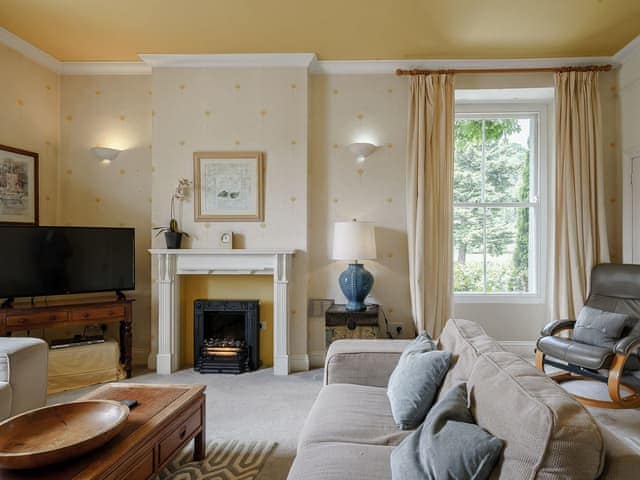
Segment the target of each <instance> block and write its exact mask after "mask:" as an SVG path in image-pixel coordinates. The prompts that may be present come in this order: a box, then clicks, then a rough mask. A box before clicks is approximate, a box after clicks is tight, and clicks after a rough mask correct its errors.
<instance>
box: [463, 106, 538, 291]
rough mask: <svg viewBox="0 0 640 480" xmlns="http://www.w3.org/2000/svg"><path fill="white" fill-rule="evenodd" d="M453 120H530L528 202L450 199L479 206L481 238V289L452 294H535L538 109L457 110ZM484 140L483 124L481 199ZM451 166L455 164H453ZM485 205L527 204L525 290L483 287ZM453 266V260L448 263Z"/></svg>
mask: <svg viewBox="0 0 640 480" xmlns="http://www.w3.org/2000/svg"><path fill="white" fill-rule="evenodd" d="M455 119H456V121H458V120H488V121H491V120H506V119H528V120H529V121H530V137H531V140H530V142H529V152H530V156H529V168H530V174H529V199H530V201H528V202H495V201H475V202H455V201H454V202H453V208H477V209H482V230H483V232H482V241H483V266H482V290H481V291H456V290H454V294H455V295H461V296H465V295H468V296H486V297H490V296H501V297H514V296H520V297H524V296H538V295H540V292H539V288H540V285H539V282H538V275H539V274H540V272H538V271H537V270H538V255H539V252H538V250H539V248H538V246H537V243H536V239H537V237H538V233H539V232H538V218H539V212H538V208H539V206H540V202H539V191H540V189H539V181H540V174H539V168H540V154H539V148H540V115H539V113H537V112H536V113H528V112H517V113H516V112H514V113H504V114H496V113H458V114H456V118H455ZM485 149H486V141H485V129H484V125H483V129H482V162H481V165H480V170H481V171H480V174H481V182H482V183H481V198H482V199H485V188H486V150H485ZM454 168H455V164H454ZM488 208H498V209H499V208H527V209H529V212H530V217H529V232H528V236H529V241H528V246H529V251H528V259H529V265H528V267H527V273H528V290H527V291H514V292H509V291H504V292H488V291H487V209H488ZM452 268H453V264H452Z"/></svg>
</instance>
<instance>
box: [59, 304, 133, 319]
mask: <svg viewBox="0 0 640 480" xmlns="http://www.w3.org/2000/svg"><path fill="white" fill-rule="evenodd" d="M121 317H124V305H114V306H112V307H93V308H86V309H82V310H77V311H73V312H71V318H72V319H73V320H105V319H108V318H121Z"/></svg>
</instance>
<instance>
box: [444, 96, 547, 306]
mask: <svg viewBox="0 0 640 480" xmlns="http://www.w3.org/2000/svg"><path fill="white" fill-rule="evenodd" d="M551 110H552V99H545V100H541V101H540V102H535V103H532V102H526V103H525V102H518V101H511V102H508V103H473V104H471V103H464V104H457V105H456V119H458V118H460V119H465V118H466V119H469V118H478V119H482V118H487V119H489V118H500V116H504V117H506V118H513V117H518V116H520V117H521V118H531V117H534V118H537V122H535V127H534V128H535V129H536V131H537V134H538V135H537V136H538V138H537V140H538V141H537V144H536V145H535V146H534V148H535V149H536V151H537V164H536V165H534V169H533V170H534V172H533V174H532V176H533V179H534V180H533V182H532V185H531V189H532V191H534V192H536V193H537V200H538V202H537V206H536V205H530V206H534V211H535V214H534V217H535V221H534V222H531V221H530V223H529V225H530V232H531V231H532V232H533V233H534V238H535V241H533V242H530V245H531V247H532V251H530V252H529V264H530V268H529V271H530V272H533V275H534V276H535V279H534V282H535V292H531V293H528V292H516V293H502V292H501V293H490V292H488V293H484V292H483V293H478V292H469V293H466V292H454V294H453V299H454V303H517V304H544V303H545V302H546V297H547V294H546V291H545V288H546V284H547V282H546V278H547V271H548V268H547V267H548V265H547V264H548V261H547V259H548V253H549V252H550V248H549V247H548V244H549V231H550V229H549V226H548V205H549V195H548V192H549V175H548V173H549V163H550V162H549V159H550V158H552V154H551V151H550V150H549V145H550V142H549V138H550V135H551V133H552V132H551V130H550V129H551V125H550V123H549V118H550V112H551ZM454 205H455V206H462V207H478V208H480V207H485V206H490V202H487V203H473V202H472V203H468V204H466V203H456V204H454ZM501 206H502V207H505V206H509V204H506V203H503V204H501ZM512 206H515V207H523V206H527V205H526V204H524V203H520V202H516V203H513V205H512ZM532 263H533V264H532ZM453 267H454V263H453V261H452V263H451V268H452V269H453ZM531 267H534V268H531Z"/></svg>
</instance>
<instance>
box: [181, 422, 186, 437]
mask: <svg viewBox="0 0 640 480" xmlns="http://www.w3.org/2000/svg"><path fill="white" fill-rule="evenodd" d="M186 436H187V426H186V425H185V426H184V427H182V431H181V432H180V440H184V437H186Z"/></svg>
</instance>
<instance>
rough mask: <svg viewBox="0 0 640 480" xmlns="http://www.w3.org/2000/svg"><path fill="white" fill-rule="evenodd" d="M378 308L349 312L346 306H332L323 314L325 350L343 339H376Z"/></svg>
mask: <svg viewBox="0 0 640 480" xmlns="http://www.w3.org/2000/svg"><path fill="white" fill-rule="evenodd" d="M379 316H380V306H379V305H376V304H370V305H367V308H366V310H361V311H357V312H354V311H349V310H347V309H346V305H341V304H335V303H334V304H333V305H331V307H329V308H328V309H327V311H326V312H325V316H324V319H325V339H326V346H327V348H328V347H329V345H330V344H331V342H333V341H334V340H339V339H343V338H377V337H378V334H379V333H380V326H379V323H378V321H379Z"/></svg>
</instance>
